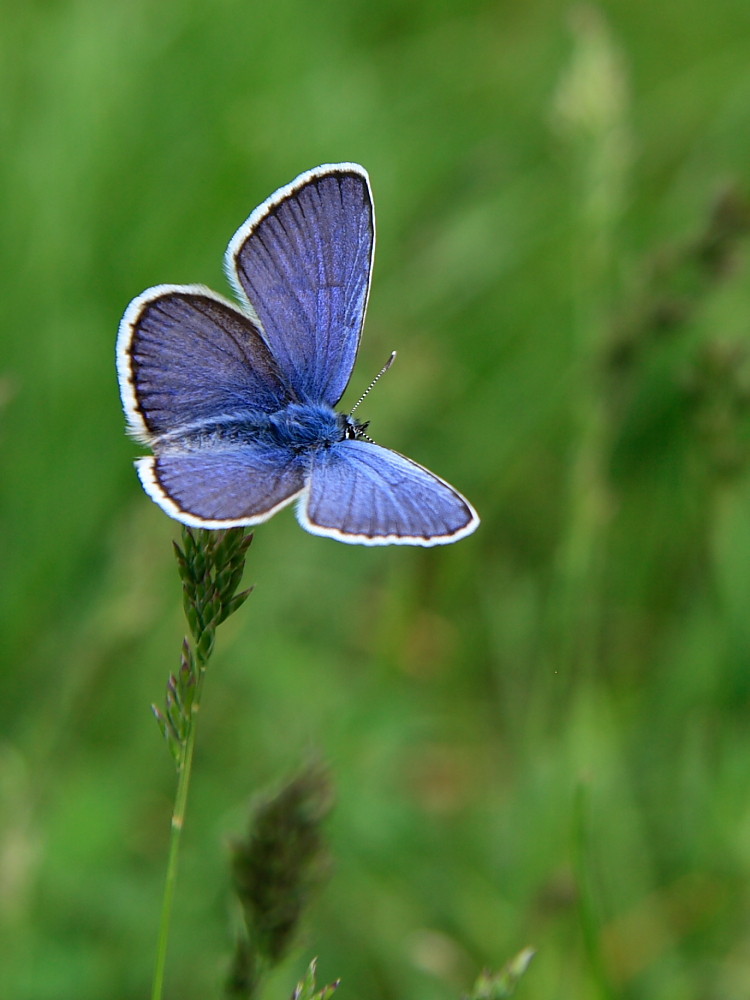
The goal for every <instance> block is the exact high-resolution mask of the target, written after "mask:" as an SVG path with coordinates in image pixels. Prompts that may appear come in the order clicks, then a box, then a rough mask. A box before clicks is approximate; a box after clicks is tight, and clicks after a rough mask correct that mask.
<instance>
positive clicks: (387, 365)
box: [349, 351, 396, 440]
mask: <svg viewBox="0 0 750 1000" xmlns="http://www.w3.org/2000/svg"><path fill="white" fill-rule="evenodd" d="M395 360H396V352H395V351H391V356H390V358H388V360H387V361H386V363H385V364H384V365H383V367H382V368H381V369H380V371H379V372H378V374H377V375H376V376H375V378H374V379H373V380H372V382H370V384H369V385H368V386H367V388H366V389H365V391H364V392H363V393H362V395H361V396H360V397H359V399H358V400H357V402H356V403H355V404H354V406H353V407H352V408H351V410H349V416H351V415H352V413H354V411H355V410H356V409H357V407H358V406H359V404H360V403H361V402H363V401H364V399H365V397H366V396H367V394H368V392H369V391H370V389H372V387H373V386H374V385H375V383H376V382H377V381H378V379H381V378H382V377H383V376H384V375H385V373H386V372H387V371H388V369H389V368H390V367H391V365H392V364H393V362H394V361H395ZM365 426H366V425H365ZM362 437H364V435H362ZM368 440H369V439H368Z"/></svg>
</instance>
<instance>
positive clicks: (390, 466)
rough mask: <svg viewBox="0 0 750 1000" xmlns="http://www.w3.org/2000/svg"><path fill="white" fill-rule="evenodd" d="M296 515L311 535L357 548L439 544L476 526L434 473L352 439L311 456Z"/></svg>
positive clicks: (466, 505)
mask: <svg viewBox="0 0 750 1000" xmlns="http://www.w3.org/2000/svg"><path fill="white" fill-rule="evenodd" d="M297 517H298V519H299V522H300V524H301V525H302V527H303V528H306V529H307V530H308V531H311V532H312V533H313V534H315V535H327V536H328V537H330V538H335V539H337V540H338V541H340V542H353V543H359V544H362V545H444V544H447V543H448V542H455V541H458V539H459V538H463V537H464V536H465V535H469V534H471V532H472V531H474V529H475V528H476V527H477V525H478V524H479V518H478V516H477V513H476V511H475V510H474V508H473V507H472V506H471V504H470V503H469V501H468V500H466V499H465V498H464V497H462V496H461V494H460V493H459V492H458V491H457V490H454V489H453V487H452V486H449V484H448V483H446V482H444V481H443V480H442V479H440V478H439V477H438V476H436V475H434V474H433V473H432V472H429V471H428V470H427V469H424V468H423V467H422V466H421V465H418V464H417V463H416V462H412V461H411V459H408V458H405V457H404V456H403V455H399V454H398V452H395V451H390V450H389V449H387V448H381V447H380V446H379V445H376V444H371V443H369V442H366V441H358V440H345V441H341V442H339V443H338V444H336V445H334V446H333V447H331V448H329V449H327V450H320V451H318V452H316V454H315V456H314V458H313V462H312V467H311V473H310V478H309V482H308V488H307V491H306V493H305V494H303V496H302V497H301V499H300V503H299V506H298V509H297Z"/></svg>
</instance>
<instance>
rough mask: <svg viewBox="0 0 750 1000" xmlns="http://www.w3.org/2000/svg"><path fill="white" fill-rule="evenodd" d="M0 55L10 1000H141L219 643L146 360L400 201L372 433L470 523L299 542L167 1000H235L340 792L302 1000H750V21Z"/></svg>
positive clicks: (273, 560) (378, 273)
mask: <svg viewBox="0 0 750 1000" xmlns="http://www.w3.org/2000/svg"><path fill="white" fill-rule="evenodd" d="M2 21H3V24H2V31H0V95H1V96H0V130H1V131H0V139H1V141H2V155H1V156H0V181H1V190H2V212H0V234H1V236H0V255H1V256H2V260H1V261H0V282H2V297H1V301H2V311H1V313H0V316H1V319H0V324H2V355H1V356H0V449H2V457H1V459H0V461H1V465H0V502H1V504H2V508H1V509H2V528H1V531H0V573H1V574H2V581H1V582H0V594H1V596H2V618H1V620H0V634H1V635H2V658H3V661H4V662H3V664H2V671H1V672H0V996H2V997H8V998H11V997H12V998H13V1000H60V998H67V997H76V998H78V1000H94V998H102V997H112V998H115V997H116V998H117V1000H129V998H133V1000H135V998H142V997H144V996H147V995H148V991H149V982H150V976H151V971H152V964H153V955H154V949H155V939H156V927H157V921H158V909H159V903H160V896H161V888H162V879H163V871H164V862H165V858H166V846H167V836H168V825H169V814H170V808H171V797H172V794H173V787H174V774H173V768H172V763H171V759H170V757H169V754H168V752H167V750H166V748H165V747H164V745H163V743H162V741H161V738H160V736H159V733H158V731H157V728H156V726H155V725H154V722H153V719H152V718H151V715H150V712H149V704H150V702H152V701H157V702H159V701H161V700H162V698H163V690H164V684H165V681H166V677H167V673H168V672H169V671H170V670H172V669H174V668H175V667H176V666H177V662H178V653H179V644H180V640H181V637H182V634H183V630H184V624H183V621H182V618H181V607H180V595H179V583H178V578H177V574H176V571H175V565H174V560H173V557H172V554H171V539H172V538H173V537H176V535H177V533H178V529H177V526H176V525H175V524H174V523H173V522H171V521H169V520H168V519H167V517H166V516H165V515H164V514H163V513H162V512H161V511H160V510H159V509H157V508H156V507H155V506H154V505H153V504H152V503H151V502H150V501H149V500H148V499H147V498H146V497H145V495H144V494H143V493H142V492H141V490H140V488H139V486H138V483H137V479H136V476H135V473H134V471H133V469H132V464H131V463H132V459H133V458H134V457H135V456H136V455H137V454H139V449H138V447H137V446H135V445H133V444H132V443H131V442H129V441H128V440H127V439H126V438H125V435H124V433H123V423H124V422H123V417H122V413H121V409H120V404H119V399H118V394H117V387H116V381H115V375H114V357H113V348H114V338H115V335H116V330H117V324H118V321H119V319H120V316H121V314H122V312H123V310H124V308H125V306H126V305H127V303H128V302H129V300H130V299H131V298H132V297H133V296H135V295H136V294H138V293H139V292H141V291H142V290H143V289H144V288H145V287H147V286H149V285H154V284H158V283H162V282H177V283H180V282H183V283H189V282H202V283H205V284H208V285H210V286H211V287H213V288H215V289H217V290H218V291H221V292H222V293H226V292H227V288H226V283H225V280H224V278H223V275H222V254H223V251H224V248H225V246H226V243H227V242H228V240H229V238H230V236H231V235H232V233H233V232H234V231H235V229H236V228H237V227H238V226H239V224H240V223H241V222H242V221H243V220H244V219H245V218H246V217H247V215H248V214H249V213H250V211H251V210H252V208H253V207H254V206H255V205H256V204H258V203H259V202H260V201H262V200H263V199H264V198H265V197H266V196H267V195H268V194H269V193H270V192H271V191H273V190H274V189H275V188H277V187H279V186H280V185H282V184H284V183H286V182H288V181H289V180H291V179H292V178H293V177H294V176H296V174H298V173H299V172H300V171H302V170H305V169H308V168H310V167H312V166H314V165H316V164H318V163H322V162H336V161H338V160H354V161H357V162H361V163H363V164H364V165H365V166H366V167H367V168H368V170H369V172H370V175H371V179H372V185H373V190H374V196H375V203H376V212H377V220H378V250H377V255H376V256H377V259H376V266H375V274H374V282H373V288H372V295H371V300H370V309H369V316H368V322H367V327H366V331H365V337H364V341H363V345H362V350H361V352H360V356H359V362H358V366H357V370H356V372H355V376H354V379H353V382H352V386H351V389H350V392H349V393H348V395H347V397H345V401H344V402H345V403H346V402H352V401H353V400H354V399H355V398H356V396H357V395H358V394H359V393H360V392H361V391H362V390H363V388H364V387H365V385H366V384H367V382H368V381H369V380H370V378H371V377H372V376H373V375H374V374H375V373H376V372H377V371H378V369H379V368H380V366H381V365H382V364H383V362H384V361H385V359H386V358H387V356H388V354H389V352H390V351H391V350H393V349H397V350H398V352H399V358H398V361H397V363H396V365H395V366H394V368H393V369H392V370H391V372H390V373H389V374H388V376H387V377H386V378H385V379H383V380H382V381H381V382H380V383H379V385H378V388H377V390H376V391H374V392H373V393H372V395H371V396H370V397H369V399H368V401H367V404H366V406H364V407H363V408H362V412H361V416H362V418H363V419H370V420H371V421H372V423H371V425H370V433H371V434H372V435H373V436H374V437H375V438H376V439H377V440H378V441H379V442H380V443H382V444H386V445H390V446H393V447H395V448H398V449H399V450H401V451H403V452H405V453H406V454H409V455H411V456H413V457H414V458H416V459H417V460H418V461H420V462H423V463H424V464H426V465H427V466H428V467H430V468H433V469H434V470H435V471H437V472H438V473H439V474H440V475H442V476H444V477H446V478H447V479H448V480H449V481H450V482H453V483H455V484H456V486H457V487H458V488H459V489H461V490H462V491H464V492H465V493H466V494H467V496H468V497H469V498H470V499H471V500H472V502H473V503H474V505H475V506H476V507H477V509H478V511H479V512H480V514H481V515H482V518H483V523H482V525H481V527H480V529H479V530H478V531H477V532H476V534H475V535H473V536H472V537H471V538H469V539H467V540H465V541H462V542H461V543H459V544H457V545H455V546H451V547H448V548H439V549H437V550H411V549H405V548H390V549H382V550H377V549H366V548H363V547H356V546H352V547H350V546H344V545H340V544H337V543H334V542H331V541H327V540H322V539H319V538H315V537H313V536H310V535H307V534H306V533H304V532H303V531H301V530H300V529H299V527H298V526H297V524H296V522H295V520H294V517H293V515H292V514H291V512H290V511H285V512H283V513H281V514H280V515H279V516H277V517H276V518H274V519H273V520H272V521H271V522H269V523H268V524H266V525H263V526H262V527H261V528H259V529H258V531H257V533H256V539H255V543H254V545H253V548H252V549H251V553H250V558H249V564H248V570H247V573H246V580H247V581H248V582H251V583H255V584H256V591H255V593H254V594H253V596H252V597H251V599H250V601H249V603H248V604H247V605H246V606H245V607H244V608H243V609H242V610H241V612H239V613H238V614H237V615H236V616H235V618H233V619H231V620H230V622H228V623H227V624H226V625H225V626H224V627H223V629H222V630H221V632H220V633H219V644H218V652H217V655H216V658H215V660H214V663H213V665H212V670H211V675H210V676H209V678H208V682H207V685H206V694H205V703H204V709H205V710H204V711H203V712H202V716H201V731H200V734H199V747H198V754H197V760H196V772H195V781H194V786H193V789H192V798H191V803H190V809H189V815H188V826H187V829H186V837H185V845H184V847H185V850H184V855H183V858H182V868H181V872H180V883H179V887H178V897H177V909H176V914H175V921H174V925H173V932H172V938H171V948H170V955H169V965H168V979H167V986H168V989H167V995H168V996H170V997H175V998H177V997H179V998H180V1000H192V998H196V1000H197V998H207V997H214V996H216V997H218V996H220V994H221V982H222V979H223V976H224V973H225V970H226V963H227V960H228V954H229V949H230V938H231V927H232V920H233V916H232V904H231V900H230V896H229V892H228V888H227V866H226V859H227V844H228V842H229V840H230V838H231V837H232V836H233V835H234V834H236V833H237V832H239V831H240V830H241V829H242V828H243V826H244V823H245V820H246V815H247V810H248V804H249V802H250V800H251V798H252V796H253V794H255V793H257V792H258V791H259V790H265V789H267V788H269V787H273V786H274V785H275V784H276V783H277V782H278V781H280V780H281V779H282V778H283V777H285V776H287V775H289V774H291V773H293V772H294V771H295V769H297V768H298V767H299V766H300V765H301V764H303V763H304V762H305V761H306V760H308V759H309V758H310V757H311V756H316V755H317V756H319V757H321V758H323V759H324V760H326V761H327V762H328V763H329V765H330V768H331V771H332V775H333V780H334V783H335V786H336V790H337V805H336V809H335V812H334V814H333V816H332V818H331V821H330V823H329V827H328V830H329V836H330V844H331V850H332V853H333V856H334V859H335V861H334V865H333V869H332V874H331V878H330V881H329V883H328V884H327V886H326V888H325V889H324V891H323V892H322V894H321V895H320V896H319V898H318V899H317V901H316V903H315V906H314V908H313V910H312V911H311V913H310V915H309V918H308V920H307V922H306V927H305V932H304V934H303V935H302V936H301V938H300V939H299V943H298V947H297V949H296V951H295V953H294V955H293V956H292V958H291V959H290V961H289V962H288V963H287V965H286V967H285V968H283V969H282V970H280V971H279V973H278V974H277V975H276V977H275V979H274V981H273V982H272V983H271V984H269V988H268V991H267V995H268V996H269V997H270V996H274V997H285V996H288V995H289V993H290V992H291V987H292V985H293V984H294V982H295V981H296V979H297V978H298V976H299V975H300V974H301V972H302V970H303V969H304V967H305V966H306V964H307V962H308V961H309V959H310V958H311V957H312V956H313V955H318V956H319V974H320V978H321V979H322V980H325V981H328V980H331V979H333V978H335V977H337V976H341V977H343V984H342V986H341V988H340V995H341V996H342V997H359V998H362V1000H367V998H372V1000H375V998H378V1000H388V998H407V997H410V998H411V997H424V998H457V997H459V996H460V995H461V993H462V992H463V991H465V990H466V989H468V988H469V986H470V985H471V982H472V981H473V979H474V977H475V975H476V974H477V972H478V971H479V970H480V969H481V968H482V967H483V966H488V967H492V968H496V967H498V966H500V965H501V964H502V963H503V962H504V961H506V960H507V959H508V958H509V957H510V956H511V955H513V954H515V953H516V952H517V951H518V950H520V949H521V948H522V947H524V946H526V945H533V946H534V947H536V949H537V956H536V958H535V959H534V962H533V964H532V966H531V968H530V970H529V972H528V973H527V975H526V976H525V978H524V979H523V980H522V982H521V985H520V987H519V996H523V997H524V998H529V1000H553V998H560V1000H568V998H571V1000H572V998H575V1000H589V998H592V1000H595V998H596V1000H598V998H614V997H623V998H632V1000H635V998H643V1000H646V998H649V1000H650V998H654V997H659V1000H693V998H701V1000H725V998H726V1000H734V998H742V997H747V996H750V885H749V884H748V875H749V874H750V616H749V615H748V605H749V602H750V482H749V481H748V464H747V459H748V454H749V452H748V446H749V444H750V421H749V414H748V407H749V405H750V364H749V363H748V349H749V348H750V280H749V279H750V273H749V272H750V256H749V255H748V247H747V246H746V245H745V242H744V240H743V235H744V232H745V230H746V229H747V226H748V209H747V206H746V204H745V202H744V201H743V191H744V190H745V189H746V188H747V186H748V172H749V168H750V5H748V4H747V3H746V0H715V2H713V3H711V4H707V3H706V2H705V0H682V2H680V3H669V2H658V0H656V2H650V3H646V2H642V0H612V2H611V3H607V4H603V5H602V6H601V7H599V8H586V7H584V8H580V7H575V6H570V5H565V4H560V3H554V2H551V0H549V2H543V0H538V2H537V0H533V2H532V0H530V2H522V0H503V2H501V0H495V2H480V0H446V2H442V3H436V2H434V0H414V2H409V3H406V2H403V3H398V2H395V0H386V2H376V0H319V2H317V3H305V2H303V0H274V2H273V3H259V2H250V0H244V2H239V0H216V2H214V3H199V2H197V0H182V2H178V0H158V2H157V0H132V2H128V3H120V4H116V3H103V2H101V0H57V2H53V0H47V2H41V0H29V2H26V3H23V4H15V5H6V7H5V11H4V13H3V14H2Z"/></svg>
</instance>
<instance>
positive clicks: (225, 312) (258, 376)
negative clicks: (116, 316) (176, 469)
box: [117, 285, 289, 441]
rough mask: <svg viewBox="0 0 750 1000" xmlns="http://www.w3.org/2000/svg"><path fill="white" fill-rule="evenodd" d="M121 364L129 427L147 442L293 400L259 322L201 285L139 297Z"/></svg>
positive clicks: (162, 288) (125, 323) (123, 331)
mask: <svg viewBox="0 0 750 1000" xmlns="http://www.w3.org/2000/svg"><path fill="white" fill-rule="evenodd" d="M117 368H118V375H119V379H120V391H121V394H122V398H123V405H124V406H125V411H126V415H127V418H128V424H129V429H130V431H131V433H133V434H134V435H135V436H137V437H139V438H141V439H144V440H147V441H148V440H151V439H152V438H153V437H157V436H158V435H160V434H166V433H170V432H174V431H179V430H181V429H183V428H184V427H186V426H188V425H190V424H194V423H196V422H200V421H203V420H212V419H216V418H217V417H220V416H221V415H224V414H231V413H234V412H236V411H237V410H241V409H242V408H247V407H253V408H254V409H257V410H262V411H264V412H267V413H270V412H273V411H275V410H278V409H279V407H281V406H283V405H284V404H285V403H286V402H288V400H289V390H288V389H287V388H286V387H285V385H284V384H283V382H282V380H281V377H280V375H279V372H278V367H277V365H276V362H275V361H274V358H273V356H272V355H271V352H270V351H269V350H268V347H267V346H266V344H265V343H264V341H263V339H262V337H261V336H260V334H259V332H258V329H257V327H256V326H255V324H254V323H253V321H252V320H251V319H250V318H249V317H248V316H246V315H244V314H243V313H241V312H240V311H239V310H238V309H237V308H235V307H234V306H232V305H231V303H229V302H227V301H225V300H224V299H222V298H221V297H220V296H218V295H216V294H215V293H214V292H212V291H210V290H209V289H208V288H203V287H202V286H200V285H159V286H157V287H156V288H150V289H148V290H147V291H145V292H143V294H141V295H139V296H138V297H137V298H136V299H134V300H133V301H132V302H131V303H130V305H129V306H128V308H127V310H126V312H125V315H124V316H123V319H122V322H121V324H120V333H119V336H118V341H117Z"/></svg>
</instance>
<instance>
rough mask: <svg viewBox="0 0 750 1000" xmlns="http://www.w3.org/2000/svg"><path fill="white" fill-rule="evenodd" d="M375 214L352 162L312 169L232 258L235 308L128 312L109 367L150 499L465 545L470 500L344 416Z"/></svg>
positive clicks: (182, 514) (149, 295)
mask: <svg viewBox="0 0 750 1000" xmlns="http://www.w3.org/2000/svg"><path fill="white" fill-rule="evenodd" d="M374 236H375V231H374V215H373V209H372V196H371V193H370V186H369V180H368V177H367V174H366V172H365V171H364V170H363V168H362V167H360V166H358V165H357V164H351V163H343V164H332V165H325V166H322V167H317V168H315V169H314V170H311V171H307V172H306V173H305V174H302V175H300V177H298V178H297V179H296V180H295V181H293V182H292V183H291V184H288V185H286V186H285V187H284V188H281V189H280V190H279V191H277V192H276V193H275V194H274V195H272V196H271V197H270V198H269V199H268V200H267V201H266V202H264V203H263V204H262V205H261V206H260V207H259V208H257V209H256V210H255V211H254V212H253V213H252V214H251V216H250V217H249V219H248V220H247V222H246V223H245V224H244V225H243V226H241V227H240V229H239V230H238V231H237V233H236V234H235V236H234V237H233V239H232V241H231V242H230V244H229V247H228V249H227V255H226V267H227V272H228V274H229V277H230V280H231V282H232V284H233V285H234V287H235V291H236V292H237V296H238V299H239V307H238V306H236V305H235V304H233V303H232V302H229V301H228V300H226V299H224V298H223V297H222V296H219V295H217V294H216V293H215V292H212V291H211V290H210V289H207V288H204V287H203V286H201V285H159V286H156V287H155V288H151V289H148V290H147V291H145V292H143V293H142V294H141V295H139V296H138V297H137V298H135V299H134V300H133V301H132V302H131V304H130V305H129V306H128V308H127V310H126V312H125V315H124V316H123V319H122V322H121V324H120V332H119V336H118V345H117V366H118V375H119V380H120V391H121V395H122V400H123V406H124V409H125V413H126V417H127V420H128V429H129V432H130V433H131V434H132V435H133V436H134V437H136V438H137V439H138V440H139V441H141V442H143V443H146V444H148V445H150V447H151V448H152V450H153V455H152V456H151V457H148V458H142V459H139V460H138V461H137V462H136V466H137V469H138V474H139V476H140V478H141V482H142V484H143V486H144V488H145V490H146V492H147V493H148V494H149V495H150V496H151V497H152V499H153V500H155V501H156V503H158V504H159V505H160V506H161V507H162V508H163V509H164V510H165V511H166V512H167V513H168V514H170V515H171V516H172V517H175V518H176V519H177V520H180V521H182V522H183V523H185V524H190V525H195V526H200V527H207V528H223V527H232V526H236V525H241V524H257V523H260V522H262V521H265V520H267V519H268V518H269V517H271V516H272V515H273V514H274V513H276V512H277V511H278V510H280V509H281V508H282V507H284V506H286V505H288V504H290V503H292V502H293V501H297V502H298V507H297V516H298V519H299V521H300V523H301V524H302V526H303V527H304V528H306V529H307V530H308V531H310V532H312V533H314V534H319V535H324V536H327V537H330V538H335V539H337V540H339V541H344V542H354V543H361V544H365V545H384V544H410V545H436V544H444V543H446V542H452V541H455V540H456V539H458V538H462V537H464V536H465V535H467V534H469V533H470V532H471V531H473V530H474V529H475V528H476V526H477V524H478V523H479V519H478V517H477V515H476V512H475V511H474V509H473V507H472V506H471V505H470V504H469V502H468V501H467V500H466V499H465V498H464V497H462V496H461V494H460V493H458V491H457V490H455V489H454V488H453V487H452V486H449V485H448V484H447V483H446V482H444V481H443V480H442V479H440V478H439V477H437V476H435V475H434V474H433V473H431V472H429V471H428V470H426V469H424V468H423V467H422V466H420V465H418V464H417V463H416V462H413V461H412V460H411V459H408V458H405V457H404V456H402V455H399V454H398V453H397V452H393V451H390V450H389V449H386V448H382V447H380V446H379V445H376V444H375V443H374V442H373V441H371V440H370V438H369V437H366V436H365V435H364V428H365V426H367V425H366V424H361V423H360V422H359V421H357V420H356V419H355V418H353V417H352V416H351V415H350V414H349V415H347V414H343V413H340V412H337V410H336V409H335V406H336V404H337V403H338V402H339V400H340V398H341V396H342V394H343V392H344V389H345V388H346V385H347V383H348V381H349V377H350V375H351V370H352V367H353V365H354V360H355V357H356V353H357V348H358V346H359V338H360V334H361V329H362V324H363V321H364V314H365V308H366V304H367V297H368V293H369V287H370V273H371V266H372V257H373V251H374Z"/></svg>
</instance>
